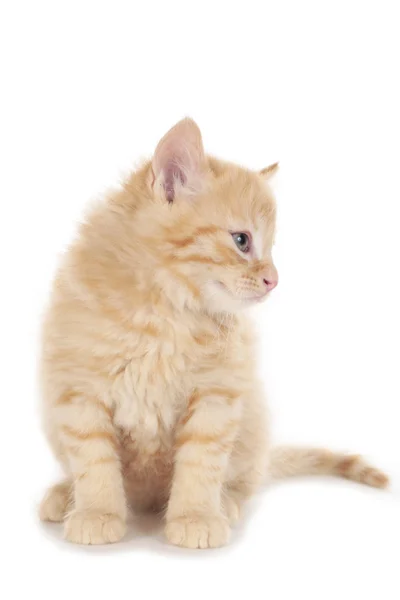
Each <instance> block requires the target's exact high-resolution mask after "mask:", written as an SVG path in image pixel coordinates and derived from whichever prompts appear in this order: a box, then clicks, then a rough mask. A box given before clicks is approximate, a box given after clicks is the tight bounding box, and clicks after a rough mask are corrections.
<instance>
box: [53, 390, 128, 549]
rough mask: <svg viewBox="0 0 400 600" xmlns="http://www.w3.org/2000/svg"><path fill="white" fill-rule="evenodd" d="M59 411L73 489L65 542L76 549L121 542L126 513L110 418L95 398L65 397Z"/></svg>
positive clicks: (116, 446) (61, 432)
mask: <svg viewBox="0 0 400 600" xmlns="http://www.w3.org/2000/svg"><path fill="white" fill-rule="evenodd" d="M55 410H56V411H57V425H58V427H59V431H60V436H61V440H62V443H63V446H64V450H65V454H66V457H67V460H68V464H69V467H70V471H71V474H72V478H73V486H74V493H73V495H74V508H73V510H72V511H71V512H70V513H69V514H68V515H67V517H66V519H65V528H64V532H65V537H66V539H67V540H69V541H71V542H75V543H78V544H106V543H110V542H117V541H118V540H120V539H121V538H122V537H123V535H124V533H125V529H126V525H125V521H126V512H127V509H126V501H125V492H124V486H123V479H122V473H121V467H120V460H119V452H118V440H117V436H116V433H115V431H114V427H113V423H112V415H111V412H110V410H109V409H108V408H107V407H106V406H105V405H104V404H103V403H102V402H101V401H100V400H98V399H96V398H93V397H92V398H91V397H87V396H86V397H82V396H80V395H74V394H69V395H66V394H64V396H63V397H62V399H61V400H60V401H59V403H58V405H57V407H56V408H55Z"/></svg>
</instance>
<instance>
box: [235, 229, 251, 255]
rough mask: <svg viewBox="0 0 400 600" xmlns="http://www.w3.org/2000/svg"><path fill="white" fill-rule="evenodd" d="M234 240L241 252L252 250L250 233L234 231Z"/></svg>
mask: <svg viewBox="0 0 400 600" xmlns="http://www.w3.org/2000/svg"><path fill="white" fill-rule="evenodd" d="M232 237H233V241H234V242H235V244H236V246H237V247H238V248H239V250H240V251H241V252H248V251H249V250H250V245H251V244H250V236H249V234H248V233H243V232H239V233H232Z"/></svg>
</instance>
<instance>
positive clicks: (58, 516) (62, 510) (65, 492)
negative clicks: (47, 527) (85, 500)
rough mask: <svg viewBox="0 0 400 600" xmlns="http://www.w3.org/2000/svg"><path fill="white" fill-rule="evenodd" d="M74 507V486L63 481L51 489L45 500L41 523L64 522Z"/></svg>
mask: <svg viewBox="0 0 400 600" xmlns="http://www.w3.org/2000/svg"><path fill="white" fill-rule="evenodd" d="M71 506H72V484H71V482H70V481H63V482H62V483H58V484H57V485H54V486H53V487H51V488H50V489H49V490H48V491H47V493H46V495H45V497H44V498H43V500H42V502H41V504H40V508H39V517H40V519H41V521H54V522H56V523H58V522H60V521H63V520H64V517H65V515H66V514H67V512H68V510H69V509H70V508H71Z"/></svg>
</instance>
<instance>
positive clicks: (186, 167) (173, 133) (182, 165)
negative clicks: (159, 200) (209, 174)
mask: <svg viewBox="0 0 400 600" xmlns="http://www.w3.org/2000/svg"><path fill="white" fill-rule="evenodd" d="M204 161H205V156H204V150H203V143H202V139H201V133H200V130H199V128H198V126H197V125H196V123H195V122H194V121H192V120H191V119H183V120H182V121H180V122H179V123H177V124H176V125H175V126H174V127H173V128H172V129H170V130H169V131H168V133H166V135H165V136H164V137H163V138H162V140H161V141H160V142H159V144H158V146H157V148H156V151H155V153H154V157H153V172H154V176H155V178H156V179H157V178H158V177H160V178H161V182H162V185H163V187H164V190H165V195H166V199H167V201H168V202H173V201H174V199H175V195H176V185H177V184H180V185H182V186H187V187H190V188H191V189H193V190H195V189H196V185H197V184H198V180H199V177H200V176H201V174H202V170H203V167H204Z"/></svg>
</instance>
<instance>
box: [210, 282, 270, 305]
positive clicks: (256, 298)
mask: <svg viewBox="0 0 400 600" xmlns="http://www.w3.org/2000/svg"><path fill="white" fill-rule="evenodd" d="M215 284H216V285H217V286H218V287H219V288H220V289H222V290H223V291H224V292H226V293H227V294H229V296H230V297H231V298H235V300H239V301H240V302H243V303H244V304H255V303H257V302H262V301H263V300H265V298H266V296H267V294H268V292H267V291H266V292H264V293H263V294H256V295H255V296H247V297H241V296H237V295H236V294H234V293H233V292H231V290H230V289H229V288H228V287H227V286H226V285H225V284H224V283H223V282H222V281H218V280H216V281H215Z"/></svg>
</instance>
